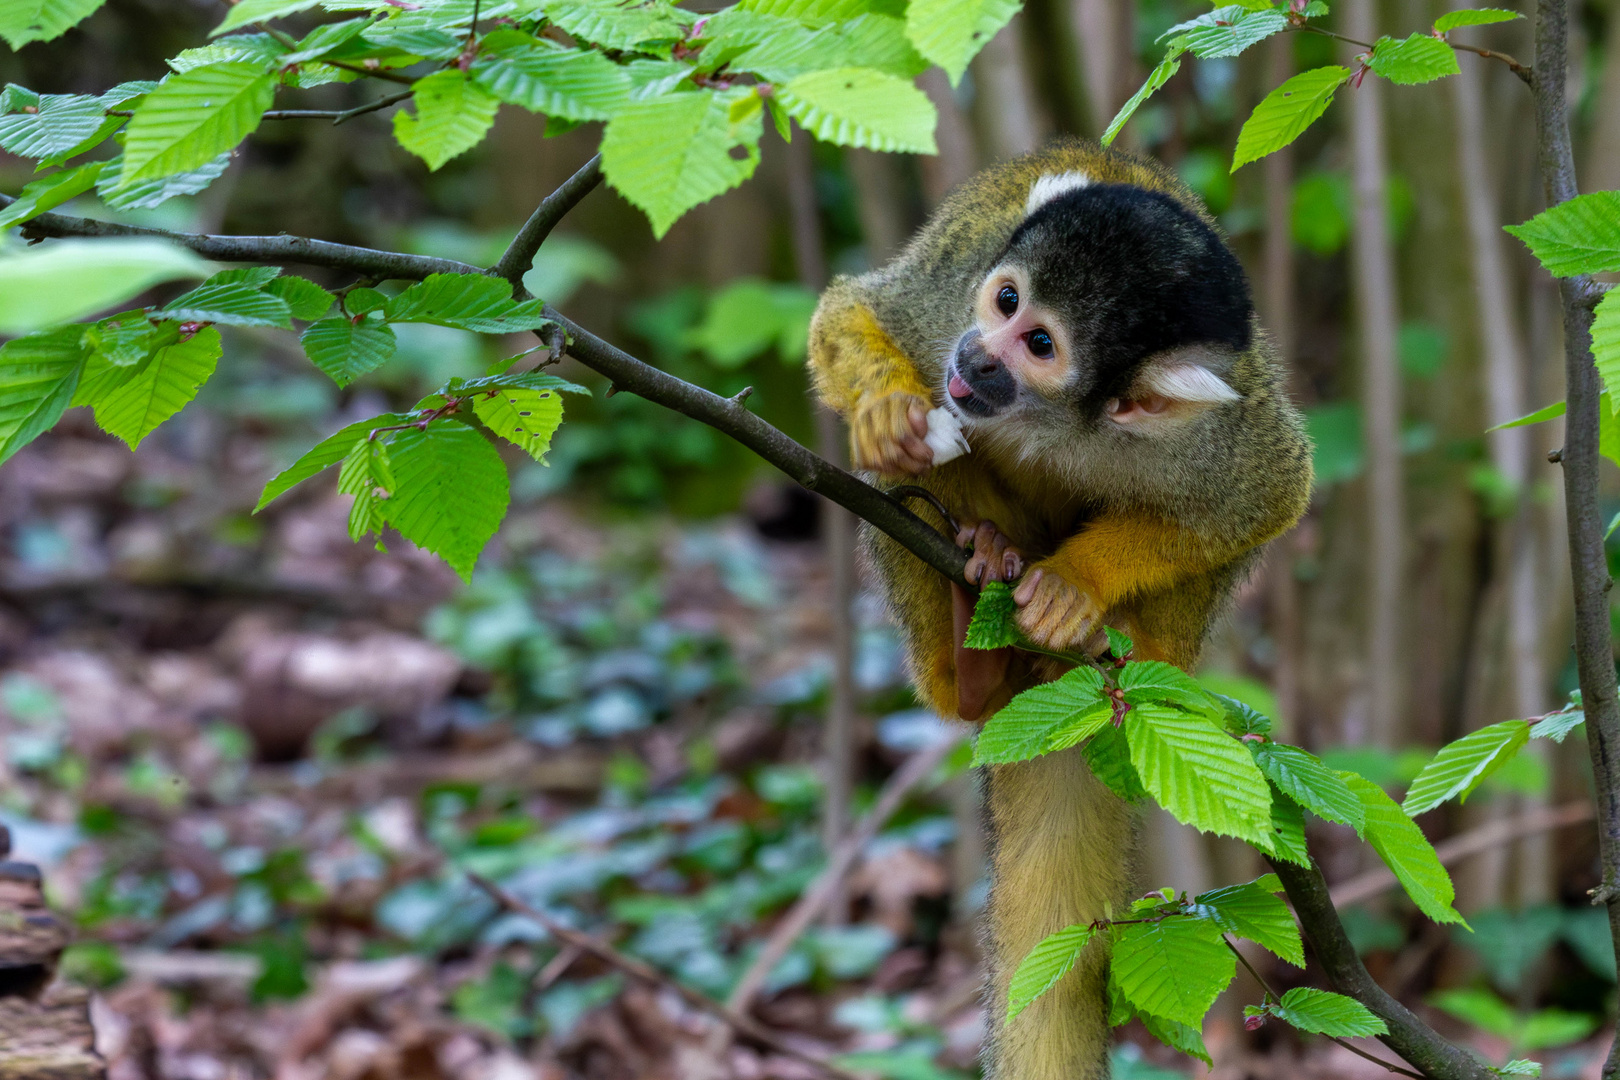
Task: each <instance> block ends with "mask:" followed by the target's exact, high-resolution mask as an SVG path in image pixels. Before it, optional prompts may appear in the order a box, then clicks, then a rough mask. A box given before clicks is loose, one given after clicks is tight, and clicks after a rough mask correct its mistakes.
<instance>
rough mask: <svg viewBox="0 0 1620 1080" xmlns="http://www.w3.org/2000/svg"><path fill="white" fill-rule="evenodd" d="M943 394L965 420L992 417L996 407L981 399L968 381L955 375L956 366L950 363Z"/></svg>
mask: <svg viewBox="0 0 1620 1080" xmlns="http://www.w3.org/2000/svg"><path fill="white" fill-rule="evenodd" d="M946 375H947V378H946V380H945V393H946V394H947V395H949V397H950V399H951V405H952V406H954V407H955V408H956V411H957V412H959V413H962V414H963V415H964V417H965V418H968V419H971V418H974V417H986V416H992V415H994V414H995V412H996V406H995V405H993V404H991V403H990V402H988V401H986V400H985V399H984V398H983V397H981V396H980V395H979V394H978V393H977V392H976V391H975V390H974V389H973V387H972V386H971V385H970V384H969V383H968V381H967V380H966V379H964V378H962V376H961V375H960V374H958V373H957V370H956V365H955V364H954V363H952V364H951V365H950V366H949V367H947V368H946Z"/></svg>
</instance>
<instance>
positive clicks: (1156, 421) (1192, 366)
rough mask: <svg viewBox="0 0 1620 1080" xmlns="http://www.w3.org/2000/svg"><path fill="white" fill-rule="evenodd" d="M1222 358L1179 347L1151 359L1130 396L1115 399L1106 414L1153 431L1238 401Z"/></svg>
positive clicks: (1109, 404)
mask: <svg viewBox="0 0 1620 1080" xmlns="http://www.w3.org/2000/svg"><path fill="white" fill-rule="evenodd" d="M1223 359H1224V358H1222V357H1220V356H1218V355H1214V354H1211V353H1208V352H1206V351H1204V350H1201V349H1197V350H1179V351H1177V352H1172V353H1164V354H1161V355H1159V356H1155V357H1153V358H1152V359H1150V360H1149V361H1148V362H1147V364H1146V365H1144V366H1143V368H1142V371H1141V373H1140V374H1138V375H1137V377H1136V382H1135V383H1133V384H1132V385H1131V389H1130V396H1129V397H1126V398H1113V399H1112V400H1110V401H1109V402H1108V404H1107V405H1106V406H1105V407H1104V409H1103V413H1104V415H1106V416H1107V417H1108V419H1110V420H1112V421H1113V422H1114V423H1116V424H1120V425H1124V426H1132V427H1135V428H1136V429H1137V430H1139V431H1141V432H1142V433H1143V434H1150V433H1152V432H1155V431H1159V430H1161V429H1165V428H1167V427H1169V426H1173V425H1175V424H1178V423H1180V422H1182V421H1185V420H1189V419H1191V418H1192V417H1194V416H1196V415H1198V414H1199V413H1201V412H1203V411H1204V410H1205V409H1211V408H1214V407H1215V406H1217V405H1224V404H1226V403H1227V402H1228V401H1236V400H1237V399H1238V398H1239V397H1241V396H1242V395H1240V394H1239V393H1238V392H1237V391H1236V390H1234V389H1232V387H1231V386H1230V385H1229V384H1228V383H1227V381H1226V380H1225V379H1223V378H1221V377H1220V375H1218V374H1217V373H1216V371H1215V368H1216V367H1223V368H1224V367H1226V366H1227V364H1226V363H1225V362H1223Z"/></svg>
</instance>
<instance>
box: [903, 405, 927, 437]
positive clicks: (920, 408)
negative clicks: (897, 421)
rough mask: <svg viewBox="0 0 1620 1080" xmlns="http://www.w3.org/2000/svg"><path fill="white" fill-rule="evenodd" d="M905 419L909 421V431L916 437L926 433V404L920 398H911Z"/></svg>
mask: <svg viewBox="0 0 1620 1080" xmlns="http://www.w3.org/2000/svg"><path fill="white" fill-rule="evenodd" d="M906 419H907V420H909V421H910V422H911V431H912V433H913V434H915V435H916V436H917V437H918V438H922V437H924V436H926V435H927V434H928V405H927V404H926V403H925V402H924V401H923V400H922V399H921V398H913V399H912V401H911V405H910V406H909V407H908V408H907V409H906Z"/></svg>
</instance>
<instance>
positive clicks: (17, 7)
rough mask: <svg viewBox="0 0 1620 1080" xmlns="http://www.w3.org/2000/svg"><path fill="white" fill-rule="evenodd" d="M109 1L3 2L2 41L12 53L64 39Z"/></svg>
mask: <svg viewBox="0 0 1620 1080" xmlns="http://www.w3.org/2000/svg"><path fill="white" fill-rule="evenodd" d="M105 2H106V0H0V38H5V39H6V44H7V45H10V46H11V47H12V49H13V50H16V49H20V48H22V47H23V46H24V45H27V44H28V43H29V42H31V41H50V40H51V39H52V38H58V37H61V36H62V35H63V34H65V33H67V32H68V31H69V30H71V29H73V27H75V26H77V25H78V24H79V23H81V22H83V21H84V20H85V19H88V18H89V17H90V16H91V15H93V14H94V13H95V12H96V9H98V8H99V7H101V5H102V4H103V3H105Z"/></svg>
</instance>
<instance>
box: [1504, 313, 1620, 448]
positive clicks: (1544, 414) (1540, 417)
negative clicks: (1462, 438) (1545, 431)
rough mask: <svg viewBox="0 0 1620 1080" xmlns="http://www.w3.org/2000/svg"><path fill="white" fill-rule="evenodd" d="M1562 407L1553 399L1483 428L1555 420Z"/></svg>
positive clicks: (1561, 403)
mask: <svg viewBox="0 0 1620 1080" xmlns="http://www.w3.org/2000/svg"><path fill="white" fill-rule="evenodd" d="M1604 299H1608V297H1604ZM1605 382H1607V380H1605ZM1564 407H1565V406H1564V402H1562V401H1555V402H1553V403H1552V404H1551V405H1546V406H1543V407H1542V408H1539V409H1537V410H1536V411H1535V412H1533V413H1530V414H1528V415H1526V416H1521V417H1519V418H1518V419H1517V420H1509V421H1508V422H1507V423H1505V424H1497V425H1496V426H1495V427H1493V428H1486V429H1485V430H1486V431H1501V430H1503V429H1504V428H1515V427H1528V426H1529V425H1531V424H1543V423H1546V422H1547V421H1548V420H1556V419H1558V418H1559V417H1560V416H1563V415H1564Z"/></svg>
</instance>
